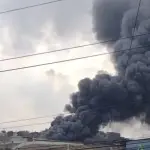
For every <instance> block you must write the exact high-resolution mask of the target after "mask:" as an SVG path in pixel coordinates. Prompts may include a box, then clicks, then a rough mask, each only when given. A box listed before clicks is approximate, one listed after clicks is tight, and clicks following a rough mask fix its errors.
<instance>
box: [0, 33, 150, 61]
mask: <svg viewBox="0 0 150 150" xmlns="http://www.w3.org/2000/svg"><path fill="white" fill-rule="evenodd" d="M144 35H145V36H146V35H150V33H143V34H139V35H135V36H134V37H140V36H144ZM132 37H133V36H129V37H122V38H120V40H124V39H129V38H132ZM116 40H117V39H111V40H105V41H100V42H95V43H89V44H83V45H78V46H72V47H67V48H62V49H56V50H51V51H45V52H40V53H34V54H27V55H22V56H18V57H10V58H4V59H0V62H3V61H9V60H16V59H21V58H27V57H33V56H38V55H44V54H50V53H56V52H62V51H67V50H72V49H79V48H83V47H89V46H94V45H99V44H105V43H109V42H115V41H116Z"/></svg>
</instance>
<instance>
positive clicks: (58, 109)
mask: <svg viewBox="0 0 150 150" xmlns="http://www.w3.org/2000/svg"><path fill="white" fill-rule="evenodd" d="M47 1H48V0H47ZM47 1H46V0H45V1H43V0H26V1H23V2H21V1H20V0H15V2H14V0H2V1H0V11H5V10H9V9H12V8H18V7H22V6H28V5H32V4H37V3H43V2H47ZM92 3H93V2H92V0H91V1H87V0H82V1H80V0H76V1H75V0H64V1H62V2H58V3H53V4H49V5H45V6H41V7H36V8H32V9H27V10H22V11H17V12H11V13H7V14H2V15H0V35H1V36H0V59H4V58H10V57H16V56H21V55H26V54H32V53H38V52H44V51H51V50H56V49H62V48H66V47H72V46H78V45H83V44H89V43H93V42H96V38H95V35H94V33H93V25H92ZM81 20H82V21H81ZM99 49H102V51H99ZM102 52H106V48H105V47H104V46H102V45H97V46H91V47H86V48H79V49H72V50H68V51H64V52H57V53H51V54H46V55H40V56H35V57H30V58H24V59H17V60H10V61H4V62H0V70H5V69H10V68H16V67H23V66H28V65H35V64H40V63H47V62H52V61H59V60H63V59H71V58H75V57H83V56H86V55H93V54H97V53H102ZM99 70H107V71H109V72H111V73H115V70H114V67H113V64H112V63H111V61H110V57H109V56H108V55H107V56H101V57H96V58H91V59H86V60H78V61H74V62H67V63H62V64H55V65H49V66H43V67H37V68H31V69H26V70H19V71H13V72H5V73H1V74H0V76H1V77H0V86H1V90H0V97H1V99H0V104H1V105H0V112H1V113H0V122H5V121H11V120H20V119H26V118H34V117H41V116H49V117H46V118H43V119H38V120H30V121H26V122H15V123H11V124H10V123H9V124H0V128H1V129H7V130H9V129H10V130H11V129H13V130H19V129H30V130H42V129H44V128H48V127H49V126H50V124H45V125H39V126H29V127H21V128H17V129H16V128H9V127H15V126H22V125H28V124H36V123H44V122H50V121H51V120H52V119H53V116H55V115H57V114H62V113H64V106H65V104H67V103H69V97H70V94H71V93H72V92H75V91H76V90H77V85H78V81H79V80H80V79H83V78H84V77H91V78H92V77H94V75H95V74H96V73H97V72H98V71H99Z"/></svg>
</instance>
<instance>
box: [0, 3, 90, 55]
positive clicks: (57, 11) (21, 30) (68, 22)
mask: <svg viewBox="0 0 150 150" xmlns="http://www.w3.org/2000/svg"><path fill="white" fill-rule="evenodd" d="M42 2H45V1H40V0H32V1H30V0H26V1H24V2H22V1H20V0H16V1H15V3H14V1H13V0H5V1H2V2H0V3H1V6H3V7H2V8H1V10H9V9H12V8H18V7H22V6H28V5H32V4H37V3H42ZM91 7H92V0H91V1H87V0H82V1H79V0H76V1H74V0H65V1H63V2H58V3H53V4H50V5H46V6H41V7H36V8H32V9H27V10H22V11H18V12H12V13H8V14H4V15H1V16H0V17H1V21H0V26H2V27H3V28H7V31H5V32H4V29H3V28H2V29H1V30H0V32H1V35H2V36H1V38H0V39H1V42H2V44H3V53H4V54H6V55H17V54H24V53H31V52H34V50H33V49H34V48H33V46H34V42H35V41H36V40H39V39H41V38H42V37H43V36H44V34H43V32H42V30H43V29H44V28H45V27H46V26H49V27H52V29H53V30H54V31H55V32H56V34H57V35H58V36H60V37H62V38H65V37H68V38H70V37H72V36H75V34H76V33H79V32H82V33H85V34H87V33H88V32H90V28H91V23H90V21H91V17H90V16H91V13H90V12H91ZM4 8H5V9H4ZM81 20H82V21H81ZM6 32H7V34H8V37H9V39H10V40H11V42H8V43H7V41H6V40H5V39H6V37H5V34H6ZM47 32H50V31H48V30H47ZM52 36H53V35H51V38H52ZM10 47H11V49H10Z"/></svg>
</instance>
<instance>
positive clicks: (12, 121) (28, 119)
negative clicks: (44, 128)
mask: <svg viewBox="0 0 150 150" xmlns="http://www.w3.org/2000/svg"><path fill="white" fill-rule="evenodd" d="M56 116H58V115H51V116H41V117H35V118H26V119H20V120H11V121H5V122H0V125H2V124H8V123H15V122H22V121H30V120H37V119H43V118H50V117H56Z"/></svg>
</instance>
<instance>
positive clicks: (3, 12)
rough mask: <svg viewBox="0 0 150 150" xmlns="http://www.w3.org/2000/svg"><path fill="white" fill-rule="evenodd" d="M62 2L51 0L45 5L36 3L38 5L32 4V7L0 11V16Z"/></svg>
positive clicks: (60, 0)
mask: <svg viewBox="0 0 150 150" xmlns="http://www.w3.org/2000/svg"><path fill="white" fill-rule="evenodd" d="M62 1H65V0H53V1H49V2H45V3H38V4H34V5H28V6H25V7H19V8H13V9H9V10H5V11H0V15H1V14H6V13H10V12H16V11H20V10H25V9H30V8H34V7H39V6H44V5H49V4H52V3H58V2H62Z"/></svg>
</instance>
